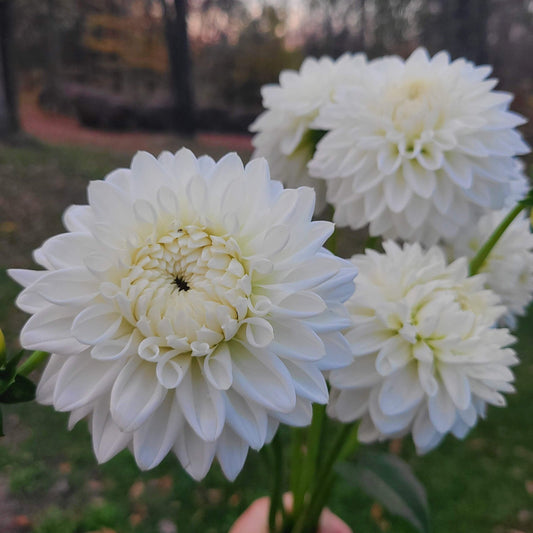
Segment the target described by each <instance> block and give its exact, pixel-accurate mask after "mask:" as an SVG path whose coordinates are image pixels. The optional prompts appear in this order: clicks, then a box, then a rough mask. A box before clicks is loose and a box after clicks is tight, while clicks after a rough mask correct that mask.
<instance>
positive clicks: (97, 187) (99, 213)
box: [87, 180, 133, 235]
mask: <svg viewBox="0 0 533 533" xmlns="http://www.w3.org/2000/svg"><path fill="white" fill-rule="evenodd" d="M87 196H88V199H89V204H90V205H91V208H92V209H93V212H94V214H95V217H96V219H97V220H99V221H101V220H105V221H106V224H109V226H111V227H113V228H115V229H116V230H118V231H119V232H120V233H121V234H126V235H127V233H128V227H131V225H132V222H133V218H132V211H131V205H130V204H129V198H127V197H126V195H125V194H124V192H123V191H121V190H119V189H117V187H115V186H113V185H112V184H111V183H109V182H106V181H100V180H99V181H91V182H90V183H89V187H88V188H87Z"/></svg>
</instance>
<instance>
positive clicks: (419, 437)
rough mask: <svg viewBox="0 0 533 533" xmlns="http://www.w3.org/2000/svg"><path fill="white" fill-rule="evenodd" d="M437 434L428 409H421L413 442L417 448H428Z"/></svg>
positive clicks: (414, 427) (414, 426) (414, 430)
mask: <svg viewBox="0 0 533 533" xmlns="http://www.w3.org/2000/svg"><path fill="white" fill-rule="evenodd" d="M437 433H438V431H437V430H436V429H435V426H434V425H433V424H432V422H431V420H430V418H429V414H428V412H427V409H420V411H419V412H418V414H417V416H416V418H415V422H414V424H413V440H414V442H415V445H416V446H417V448H422V449H423V448H427V447H428V446H429V445H430V443H431V442H432V441H433V440H434V438H435V435H436V434H437Z"/></svg>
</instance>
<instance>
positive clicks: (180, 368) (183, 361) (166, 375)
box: [155, 350, 191, 389]
mask: <svg viewBox="0 0 533 533" xmlns="http://www.w3.org/2000/svg"><path fill="white" fill-rule="evenodd" d="M190 364H191V358H190V357H189V356H187V355H179V350H170V351H169V352H167V353H166V354H165V355H164V356H163V357H161V358H160V359H159V360H158V361H157V362H156V368H155V375H156V376H157V379H158V380H159V383H161V385H163V387H165V389H175V388H176V387H178V385H179V384H180V383H181V382H182V380H183V378H184V377H185V375H186V374H187V372H188V370H189V365H190Z"/></svg>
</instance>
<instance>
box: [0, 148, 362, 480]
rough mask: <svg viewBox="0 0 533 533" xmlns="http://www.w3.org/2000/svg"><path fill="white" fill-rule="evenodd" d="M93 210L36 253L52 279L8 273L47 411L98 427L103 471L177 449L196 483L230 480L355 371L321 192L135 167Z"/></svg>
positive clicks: (248, 178) (343, 289)
mask: <svg viewBox="0 0 533 533" xmlns="http://www.w3.org/2000/svg"><path fill="white" fill-rule="evenodd" d="M88 196H89V205H84V206H72V207H70V208H69V209H68V210H67V211H66V212H65V215H64V222H65V225H66V227H67V230H68V233H64V234H61V235H57V236H55V237H52V238H51V239H49V240H48V241H46V242H45V243H44V244H43V246H42V247H41V248H40V249H38V250H36V251H35V254H34V257H35V260H36V261H37V262H38V263H39V264H40V265H42V266H43V267H44V268H45V269H46V270H40V271H33V270H11V271H10V274H11V276H12V277H13V278H14V279H15V280H17V281H18V282H19V283H21V284H22V285H23V286H25V287H26V288H25V290H24V291H23V292H22V293H21V294H20V296H19V298H18V300H17V303H18V305H19V307H20V308H21V309H23V310H24V311H27V312H29V313H32V314H33V316H32V317H31V318H30V319H29V321H28V322H27V323H26V325H25V326H24V328H23V330H22V333H21V342H22V345H23V346H24V347H25V348H27V349H30V350H43V351H47V352H51V353H52V356H51V358H50V361H49V363H48V366H47V367H46V369H45V371H44V374H43V377H42V379H41V382H40V384H39V386H38V391H37V399H38V401H39V402H41V403H44V404H52V405H53V406H54V407H55V408H56V409H57V410H59V411H71V419H70V421H71V424H74V423H76V422H77V421H78V420H80V419H81V418H84V417H89V420H90V424H89V425H90V430H91V433H92V438H93V446H94V451H95V454H96V457H97V459H98V460H99V461H100V462H102V461H107V460H108V459H110V458H111V457H112V456H114V455H115V454H116V453H117V452H119V451H120V450H122V449H123V448H125V447H129V448H130V449H131V450H132V451H133V453H134V455H135V459H136V461H137V464H138V465H139V466H140V467H141V468H142V469H148V468H152V467H154V466H155V465H157V464H158V463H159V462H160V461H161V460H162V459H163V458H164V457H165V455H166V454H167V453H168V452H169V451H170V450H173V451H174V452H175V453H176V455H177V457H178V458H179V460H180V462H181V464H182V465H183V467H184V468H185V469H186V470H187V472H189V474H190V475H191V476H193V477H194V478H196V479H200V478H202V477H203V476H204V475H205V474H206V473H207V471H208V469H209V467H210V465H211V463H212V461H213V458H214V456H216V457H217V458H218V461H219V463H220V465H221V467H222V469H223V471H224V473H225V474H226V476H227V477H228V478H230V479H232V478H234V477H235V476H236V475H237V474H238V472H239V471H240V470H241V468H242V465H243V463H244V461H245V458H246V455H247V452H248V448H249V447H252V448H254V449H258V448H260V447H261V446H263V444H264V443H265V441H267V440H268V439H270V438H272V436H273V433H274V431H275V430H276V428H277V425H278V423H279V422H280V421H281V422H284V423H287V424H291V425H306V424H308V423H309V422H310V419H311V402H319V403H326V402H327V400H328V389H327V386H326V382H325V380H324V377H323V375H322V373H321V371H322V370H329V369H331V368H337V367H339V366H342V365H346V364H347V363H349V362H350V361H351V359H352V356H351V352H350V349H349V346H348V344H347V342H346V340H345V338H344V337H343V335H342V334H341V333H340V332H339V331H340V330H343V329H345V328H346V327H347V325H348V324H349V323H350V320H349V317H348V314H347V312H346V310H345V308H344V306H343V305H342V302H343V301H344V300H346V299H347V298H348V297H349V296H350V295H351V293H352V292H353V277H354V275H355V272H356V271H355V268H354V267H353V266H352V265H351V264H350V263H349V262H347V261H344V260H342V259H339V258H337V257H335V256H334V255H332V254H330V253H329V252H327V251H326V250H325V249H324V248H322V245H323V244H324V241H325V240H326V238H327V237H328V236H329V235H330V234H331V232H332V230H333V226H332V224H331V223H327V222H311V217H312V214H313V208H314V193H313V191H312V190H311V189H309V188H306V187H302V188H300V189H298V190H292V189H287V190H283V187H282V185H281V184H280V183H279V182H276V181H271V180H270V178H269V173H268V166H267V164H266V162H265V161H264V160H262V159H258V160H254V161H252V162H250V163H249V164H248V165H247V166H246V168H243V165H242V163H241V160H240V159H239V157H238V156H237V155H235V154H230V155H228V156H226V157H224V158H223V159H221V160H220V161H219V162H218V163H216V164H215V162H214V161H213V160H212V159H210V158H208V157H203V158H200V159H198V160H197V159H196V158H195V157H194V155H193V154H192V153H191V152H190V151H188V150H185V149H183V150H180V151H179V152H177V154H176V155H175V156H174V155H172V154H170V153H169V152H164V153H162V154H161V155H160V156H159V159H158V160H157V159H155V158H154V157H152V156H151V155H149V154H147V153H138V154H137V155H136V156H135V157H134V159H133V161H132V165H131V169H120V170H116V171H114V172H112V173H111V174H109V175H108V176H107V177H106V178H105V180H104V181H94V182H91V184H90V185H89V189H88Z"/></svg>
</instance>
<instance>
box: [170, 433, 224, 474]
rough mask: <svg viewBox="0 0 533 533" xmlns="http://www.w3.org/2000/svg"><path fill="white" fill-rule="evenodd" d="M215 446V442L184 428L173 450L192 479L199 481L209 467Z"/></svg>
mask: <svg viewBox="0 0 533 533" xmlns="http://www.w3.org/2000/svg"><path fill="white" fill-rule="evenodd" d="M216 446H217V443H216V442H206V441H204V440H202V439H201V438H200V437H198V435H196V433H195V432H194V431H192V430H188V431H187V430H186V429H184V431H181V432H180V433H179V434H178V440H177V442H176V444H175V445H174V452H175V454H176V455H177V457H178V459H179V461H180V463H181V466H183V468H184V469H185V470H186V472H187V473H188V474H189V475H190V476H191V477H192V478H193V479H194V480H196V481H200V480H201V479H203V478H204V477H205V475H206V474H207V472H208V470H209V468H210V467H211V463H212V462H213V458H214V456H215V451H216Z"/></svg>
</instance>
